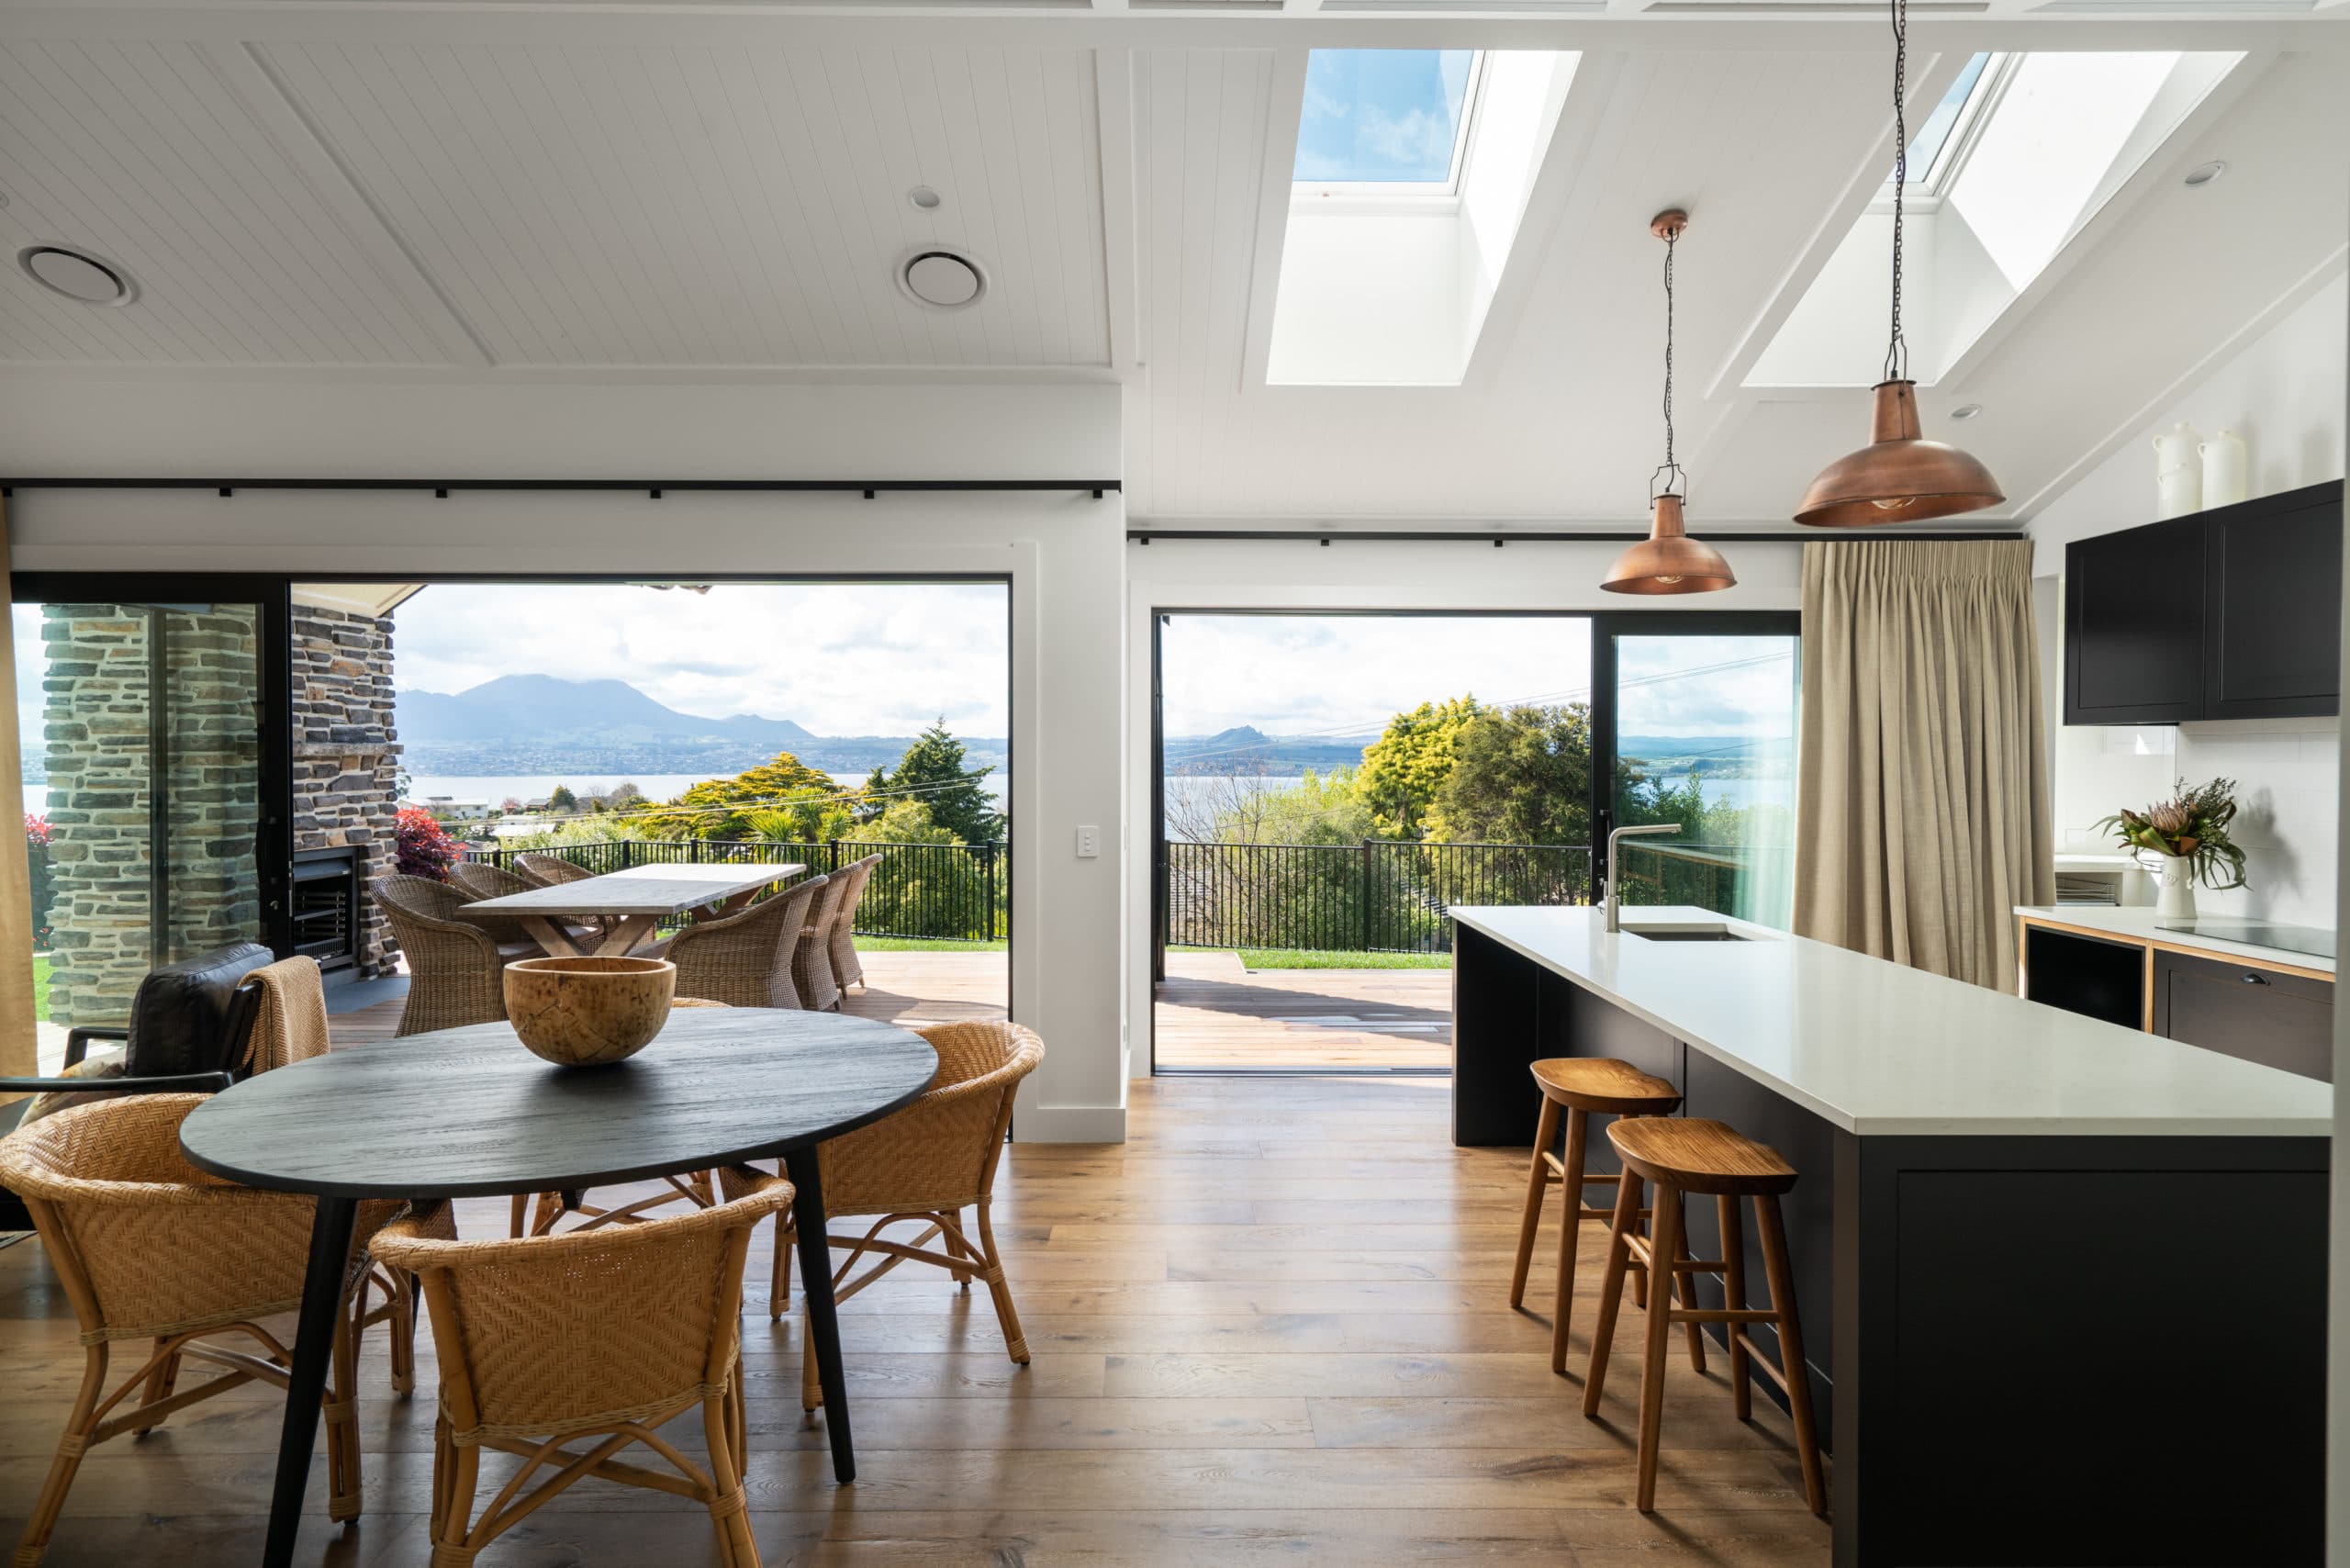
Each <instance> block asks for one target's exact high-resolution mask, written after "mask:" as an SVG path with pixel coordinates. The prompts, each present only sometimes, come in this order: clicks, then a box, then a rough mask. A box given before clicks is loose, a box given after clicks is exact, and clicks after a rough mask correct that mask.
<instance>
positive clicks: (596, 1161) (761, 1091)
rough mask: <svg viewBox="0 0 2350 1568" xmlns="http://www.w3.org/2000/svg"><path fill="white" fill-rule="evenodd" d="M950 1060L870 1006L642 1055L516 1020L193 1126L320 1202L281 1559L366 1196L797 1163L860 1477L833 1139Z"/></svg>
mask: <svg viewBox="0 0 2350 1568" xmlns="http://www.w3.org/2000/svg"><path fill="white" fill-rule="evenodd" d="M937 1071H938V1056H937V1053H936V1052H934V1051H933V1050H932V1049H931V1047H930V1046H929V1044H928V1042H926V1041H924V1040H923V1038H922V1037H921V1036H918V1035H915V1034H912V1032H910V1031H908V1030H905V1029H901V1028H898V1027H896V1026H895V1025H889V1024H883V1023H880V1022H878V1021H877V1020H874V1019H869V1018H849V1017H844V1016H842V1015H840V1014H833V1013H796V1012H788V1011H783V1010H778V1009H775V1008H766V1007H742V1008H725V1009H721V1008H715V1007H712V1008H691V1009H685V1010H681V1011H679V1012H677V1013H676V1014H672V1015H671V1017H670V1019H669V1021H668V1023H667V1024H666V1025H665V1026H664V1027H663V1029H662V1031H661V1034H660V1036H658V1037H657V1038H656V1039H655V1040H654V1042H653V1043H652V1044H651V1045H650V1046H647V1047H645V1048H644V1049H643V1051H641V1052H639V1053H638V1054H637V1055H635V1056H633V1057H631V1058H629V1059H628V1060H626V1061H622V1062H616V1063H613V1064H612V1065H610V1066H607V1067H592V1068H558V1067H554V1066H552V1065H550V1064H549V1063H546V1062H543V1061H541V1060H540V1059H539V1058H536V1057H534V1056H532V1054H531V1053H530V1052H529V1051H527V1050H526V1049H524V1048H523V1047H522V1044H521V1042H520V1040H519V1039H517V1038H516V1037H515V1034H514V1030H513V1027H512V1025H508V1024H478V1025H472V1026H470V1027H467V1028H463V1029H442V1030H439V1031H436V1032H434V1033H431V1034H425V1035H409V1036H405V1037H404V1038H399V1039H393V1040H385V1041H382V1042H379V1043H377V1044H374V1045H365V1046H356V1047H348V1048H346V1049H343V1050H339V1051H331V1052H329V1053H328V1054H327V1055H325V1056H322V1057H315V1058H311V1059H310V1060H308V1061H304V1062H297V1063H295V1064H293V1065H291V1066H287V1067H283V1068H279V1069H277V1070H274V1071H273V1072H266V1073H262V1074H260V1075H258V1076H256V1077H253V1078H251V1079H248V1080H246V1081H244V1082H242V1083H240V1084H238V1085H237V1086H236V1087H234V1088H232V1089H229V1090H228V1091H226V1092H222V1093H220V1094H218V1095H216V1096H215V1097H213V1098H212V1099H210V1100H208V1101H207V1102H205V1103H203V1104H201V1105H199V1106H197V1107H196V1110H195V1111H193V1112H192V1113H190V1114H189V1115H188V1117H187V1120H186V1121H185V1122H184V1123H182V1124H181V1126H180V1148H181V1150H182V1151H183V1152H184V1153H185V1155H186V1156H187V1158H188V1160H189V1162H190V1163H192V1164H194V1165H195V1166H196V1168H197V1169H199V1170H207V1171H209V1172H211V1173H212V1174H213V1175H215V1176H219V1177H223V1178H225V1179H227V1180H229V1181H231V1182H240V1183H241V1184H243V1185H245V1186H248V1187H260V1188H263V1189H266V1190H269V1191H272V1192H280V1193H312V1194H315V1195H316V1197H317V1198H318V1217H317V1219H316V1220H315V1221H314V1222H313V1223H312V1226H311V1229H310V1257H309V1266H308V1275H307V1277H306V1279H305V1281H304V1283H303V1291H302V1315H301V1322H300V1327H299V1330H298V1332H297V1335H296V1338H295V1341H294V1363H293V1366H292V1368H291V1369H290V1372H289V1374H288V1380H287V1381H288V1386H287V1389H286V1395H285V1428H284V1431H283V1434H282V1436H281V1438H280V1439H279V1445H278V1451H277V1479H276V1484H275V1487H274V1490H273V1492H272V1494H271V1498H270V1513H269V1541H268V1546H267V1548H266V1551H265V1552H264V1554H263V1560H262V1561H263V1564H264V1565H265V1568H290V1565H291V1563H292V1561H293V1554H294V1537H295V1532H296V1529H297V1527H298V1525H299V1524H300V1520H301V1515H302V1495H303V1490H304V1487H305V1485H306V1484H307V1483H308V1479H309V1471H310V1451H311V1448H312V1446H313V1444H314V1443H315V1441H316V1440H317V1437H318V1425H319V1398H320V1397H321V1395H322V1394H323V1393H324V1391H325V1388H326V1376H327V1360H328V1354H329V1351H330V1349H331V1347H332V1342H333V1336H334V1320H335V1314H336V1311H337V1309H338V1307H339V1306H340V1305H341V1299H342V1293H343V1286H344V1282H345V1276H346V1273H347V1271H348V1262H349V1259H350V1255H351V1241H352V1233H353V1225H354V1222H355V1221H356V1219H357V1215H358V1207H359V1203H360V1200H361V1199H363V1198H413V1199H431V1198H469V1197H483V1196H488V1195H504V1194H508V1193H550V1192H560V1193H576V1192H579V1191H581V1190H583V1189H586V1188H588V1187H594V1186H602V1185H606V1184H609V1183H612V1182H632V1181H640V1180H643V1179H647V1178H652V1177H658V1176H665V1175H671V1174H675V1173H677V1172H679V1171H685V1170H708V1169H710V1168H711V1167H712V1166H717V1165H727V1164H733V1163H736V1162H738V1161H742V1160H748V1159H770V1158H773V1159H781V1160H782V1161H783V1165H784V1170H785V1172H786V1174H788V1175H789V1178H790V1180H791V1182H792V1185H793V1187H794V1188H795V1189H796V1195H795V1196H794V1198H793V1202H792V1220H793V1223H794V1225H795V1226H797V1227H798V1230H799V1235H800V1273H801V1275H802V1280H801V1284H800V1294H801V1296H802V1297H803V1299H804V1300H805V1301H806V1303H807V1310H808V1333H809V1342H810V1344H811V1346H812V1348H813V1349H814V1350H815V1352H816V1370H817V1376H818V1379H819V1381H820V1382H821V1383H822V1387H823V1391H824V1426H825V1429H826V1434H827V1435H828V1436H829V1437H830V1439H832V1448H833V1473H834V1475H835V1476H837V1477H838V1478H839V1479H840V1480H841V1481H842V1482H844V1483H845V1482H849V1481H853V1480H855V1479H856V1452H855V1450H854V1448H853V1447H852V1445H851V1442H850V1438H849V1421H848V1401H847V1397H846V1394H845V1392H844V1390H843V1388H842V1372H841V1350H840V1332H839V1326H838V1324H837V1323H836V1322H835V1320H834V1313H833V1286H832V1261H831V1259H830V1257H829V1255H828V1249H827V1247H826V1243H825V1239H824V1195H823V1190H822V1186H821V1184H820V1182H819V1180H818V1172H817V1159H816V1148H817V1146H818V1145H819V1144H821V1143H822V1142H823V1141H824V1140H825V1139H826V1138H830V1137H839V1136H840V1135H841V1134H843V1133H845V1132H850V1131H853V1130H854V1129H856V1128H857V1127H861V1126H865V1125H866V1124H867V1123H868V1122H874V1121H878V1120H879V1119H880V1118H881V1117H883V1116H886V1115H888V1114H890V1112H892V1111H896V1110H899V1109H901V1108H902V1107H903V1106H905V1105H907V1104H910V1103H912V1102H913V1101H914V1100H915V1099H917V1098H919V1097H920V1095H921V1094H922V1092H923V1090H924V1089H926V1088H928V1087H929V1085H930V1081H931V1080H932V1078H934V1076H936V1074H937Z"/></svg>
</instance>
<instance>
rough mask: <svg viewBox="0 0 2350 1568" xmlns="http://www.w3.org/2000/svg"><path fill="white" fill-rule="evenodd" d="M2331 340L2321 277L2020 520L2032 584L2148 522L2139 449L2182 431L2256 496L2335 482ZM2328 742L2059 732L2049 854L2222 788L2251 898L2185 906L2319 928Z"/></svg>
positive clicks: (2331, 775)
mask: <svg viewBox="0 0 2350 1568" xmlns="http://www.w3.org/2000/svg"><path fill="white" fill-rule="evenodd" d="M2345 340H2350V284H2345V280H2344V278H2343V277H2340V276H2336V277H2335V278H2334V279H2333V281H2332V282H2331V283H2329V284H2327V285H2326V286H2324V287H2322V288H2321V289H2319V290H2318V291H2317V292H2316V293H2315V294H2313V295H2312V296H2311V297H2310V298H2309V299H2307V300H2306V301H2304V302H2303V303H2302V304H2301V305H2300V307H2299V308H2297V309H2295V310H2294V311H2293V312H2292V313H2291V314H2289V315H2288V316H2287V317H2286V318H2285V319H2282V320H2280V321H2278V322H2277V324H2276V325H2275V326H2274V327H2272V328H2270V329H2269V330H2267V331H2266V332H2265V333H2263V334H2262V335H2261V336H2260V337H2258V338H2256V339H2255V340H2253V341H2252V342H2250V343H2248V344H2247V345H2245V347H2244V352H2243V353H2240V354H2238V355H2236V356H2235V357H2234V358H2233V359H2232V360H2230V361H2228V362H2227V363H2226V364H2223V365H2221V366H2220V367H2219V368H2218V369H2216V370H2215V371H2214V372H2213V373H2212V374H2211V375H2210V376H2209V377H2207V378H2206V379H2205V380H2204V382H2203V383H2202V384H2201V385H2200V386H2198V387H2196V388H2195V389H2194V390H2193V391H2192V392H2189V393H2188V394H2187V395H2186V396H2185V397H2183V398H2179V399H2178V400H2177V402H2176V403H2175V404H2173V405H2172V406H2171V407H2170V408H2168V409H2164V410H2163V412H2162V413H2161V414H2160V415H2159V416H2157V417H2156V418H2154V419H2153V420H2150V421H2148V423H2147V425H2146V429H2145V431H2144V433H2143V436H2142V437H2141V438H2139V439H2135V440H2132V441H2128V442H2123V443H2122V446H2121V450H2120V451H2118V452H2116V453H2115V454H2113V455H2112V456H2110V457H2109V458H2107V459H2106V460H2105V461H2104V462H2103V463H2101V464H2099V465H2098V466H2097V467H2095V468H2093V469H2091V470H2090V471H2089V472H2088V474H2087V475H2086V476H2084V477H2083V478H2082V479H2081V480H2080V482H2079V483H2078V484H2076V485H2075V486H2073V487H2071V488H2070V489H2067V490H2066V491H2065V492H2064V493H2063V494H2062V495H2060V496H2058V497H2057V498H2055V499H2054V500H2053V501H2051V502H2050V503H2049V504H2048V505H2047V506H2046V507H2044V508H2042V510H2040V512H2039V513H2038V514H2037V515H2035V516H2034V517H2033V518H2032V520H2031V535H2032V540H2033V544H2034V549H2033V570H2034V571H2035V572H2036V573H2038V574H2040V575H2041V576H2042V577H2056V576H2058V575H2059V574H2061V572H2062V570H2063V567H2064V561H2065V550H2064V547H2065V543H2066V542H2067V541H2069V540H2073V539H2081V538H2087V537H2089V536H2090V535H2093V534H2098V533H2109V532H2114V531H2116V530H2118V529H2123V528H2132V527H2135V526H2137V525H2138V524H2140V523H2143V522H2150V521H2154V453H2153V450H2152V441H2153V437H2154V432H2155V431H2161V430H2167V429H2168V428H2169V427H2170V426H2171V425H2173V424H2176V423H2177V422H2178V421H2180V420H2185V421H2186V422H2188V424H2190V425H2192V426H2194V427H2195V428H2196V430H2198V431H2200V432H2202V433H2203V434H2204V435H2207V436H2208V435H2210V434H2211V433H2212V432H2213V431H2220V430H2232V431H2235V432H2236V433H2237V434H2238V435H2241V436H2242V437H2244V443H2245V445H2246V447H2247V448H2248V449H2249V453H2250V457H2251V463H2252V494H2254V495H2255V496H2265V495H2274V494H2276V493H2277V492H2278V491H2282V490H2291V489H2297V488H2299V487H2301V486H2304V485H2314V484H2318V483H2320V482H2322V481H2323V480H2326V479H2338V478H2340V477H2341V476H2342V474H2343V451H2344V406H2343V383H2344V375H2345V347H2344V344H2345ZM2059 602H2061V599H2060V600H2059ZM2060 631H2061V620H2052V621H2050V622H2047V623H2045V624H2044V625H2043V626H2042V636H2043V637H2055V636H2057V635H2058V634H2059V633H2060ZM2058 679H2060V680H2061V675H2060V676H2059V677H2058ZM2049 700H2050V701H2051V703H2052V704H2053V705H2055V706H2056V707H2057V709H2058V711H2061V703H2062V691H2061V689H2060V688H2057V687H2052V688H2051V690H2050V693H2049ZM2338 728H2339V726H2338V724H2337V722H2336V721H2334V720H2332V719H2318V720H2273V721H2272V720H2257V719H2241V720H2230V721H2226V722H2213V723H2194V724H2182V725H2179V726H2177V728H2176V729H2171V728H2165V727H2160V726H2140V727H2121V728H2109V727H2101V726H2066V727H2062V728H2060V729H2059V730H2058V731H2057V734H2056V746H2055V751H2054V757H2055V778H2054V792H2053V801H2054V808H2055V815H2054V823H2055V829H2056V846H2057V848H2058V849H2059V850H2060V851H2061V850H2066V849H2073V850H2086V849H2097V850H2110V849H2112V848H2113V847H2114V846H2113V845H2112V844H2111V842H2110V841H2109V840H2107V839H2104V838H2101V837H2100V836H2098V834H2094V833H2092V832H2091V831H2090V827H2089V824H2090V823H2094V822H2096V821H2097V820H2098V819H2099V818H2101V817H2105V816H2108V815H2110V814H2111V813H2112V812H2114V811H2116V810H2117V809H2119V808H2120V807H2122V806H2125V805H2127V806H2133V807H2134V806H2141V805H2143V804H2145V803H2146V802H2147V801H2152V800H2154V799H2156V798H2158V797H2160V796H2162V795H2165V794H2167V793H2168V792H2169V787H2170V785H2171V783H2172V781H2173V780H2174V779H2176V778H2180V777H2184V778H2188V779H2189V780H2191V781H2194V782H2198V783H2199V782H2201V781H2202V780H2204V779H2206V778H2214V777H2225V778H2233V779H2235V780H2236V781H2237V783H2238V785H2239V786H2240V793H2239V796H2238V799H2239V800H2241V801H2243V803H2244V816H2243V817H2242V818H2241V819H2240V822H2239V826H2240V829H2241V832H2240V834H2239V836H2240V838H2241V840H2242V842H2243V844H2244V847H2245V849H2246V850H2247V851H2248V853H2249V856H2250V864H2249V868H2248V870H2249V876H2250V880H2251V885H2250V886H2249V887H2247V888H2244V889H2242V890H2237V891H2234V892H2226V893H2214V892H2210V891H2205V890H2199V891H2198V893H2197V895H2196V903H2197V906H2198V907H2199V908H2200V909H2205V910H2208V911H2210V912H2211V913H2221V914H2250V915H2257V916H2260V917H2262V918H2265V919H2271V920H2277V921H2283V922H2286V923H2288V924H2306V925H2319V926H2332V925H2333V920H2334V913H2333V912H2334V899H2335V880H2336V879H2335V872H2334V861H2335V857H2336V848H2337V844H2338V839H2337V828H2336V826H2335V823H2336V809H2335V807H2336V798H2337V796H2338V794H2339V787H2340V786H2339V779H2340V764H2339V760H2338V750H2339V748H2338V746H2337V745H2336V739H2335V737H2336V734H2337V732H2338Z"/></svg>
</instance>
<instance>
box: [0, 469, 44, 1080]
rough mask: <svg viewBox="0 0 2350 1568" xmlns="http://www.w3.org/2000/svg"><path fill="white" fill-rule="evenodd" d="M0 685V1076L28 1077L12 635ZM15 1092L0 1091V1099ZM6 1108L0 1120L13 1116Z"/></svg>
mask: <svg viewBox="0 0 2350 1568" xmlns="http://www.w3.org/2000/svg"><path fill="white" fill-rule="evenodd" d="M7 563H8V511H7V506H6V503H5V502H0V607H5V606H6V602H7V599H8V595H7V587H8V565H7ZM0 691H6V692H7V693H8V711H7V717H6V720H5V721H0V819H5V822H11V823H17V831H16V832H14V833H9V832H7V831H6V828H5V825H0V1078H30V1077H32V1076H33V1075H34V1072H35V1070H36V1069H35V1066H34V1062H35V1058H36V1057H37V1055H38V1052H37V1049H36V1042H35V1040H34V1037H33V895H32V884H31V879H30V870H29V868H28V867H27V866H26V864H25V834H24V820H25V783H24V778H25V774H24V756H23V746H22V745H21V744H20V743H19V741H18V739H17V695H16V694H17V640H16V638H15V637H14V636H13V635H11V636H8V637H6V638H0ZM16 1098H17V1096H16V1095H13V1094H0V1103H6V1102H7V1101H10V1100H13V1099H16ZM15 1119H16V1113H15V1112H13V1111H12V1112H9V1113H8V1114H7V1115H6V1117H5V1118H0V1120H5V1121H14V1120H15Z"/></svg>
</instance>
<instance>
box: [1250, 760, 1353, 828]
mask: <svg viewBox="0 0 2350 1568" xmlns="http://www.w3.org/2000/svg"><path fill="white" fill-rule="evenodd" d="M1252 825H1253V826H1254V827H1255V829H1256V831H1257V834H1258V836H1257V837H1256V838H1255V839H1253V840H1246V841H1241V840H1234V841H1232V842H1253V843H1257V844H1360V843H1361V842H1362V841H1363V840H1364V839H1366V838H1374V837H1377V836H1378V832H1377V823H1374V822H1373V821H1372V820H1371V808H1370V807H1369V806H1367V805H1365V804H1364V803H1363V799H1362V795H1361V793H1360V790H1357V788H1356V785H1355V770H1354V769H1353V768H1351V767H1334V768H1332V769H1331V770H1330V771H1329V772H1327V773H1321V774H1317V773H1315V771H1314V770H1313V769H1312V768H1310V767H1309V768H1307V769H1306V770H1305V776H1304V778H1300V779H1299V780H1298V781H1297V782H1296V783H1294V784H1292V785H1290V786H1288V787H1287V788H1285V789H1280V790H1266V791H1264V793H1263V794H1262V796H1261V797H1260V798H1259V801H1258V802H1257V806H1256V810H1255V812H1254V820H1253V823H1252Z"/></svg>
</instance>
